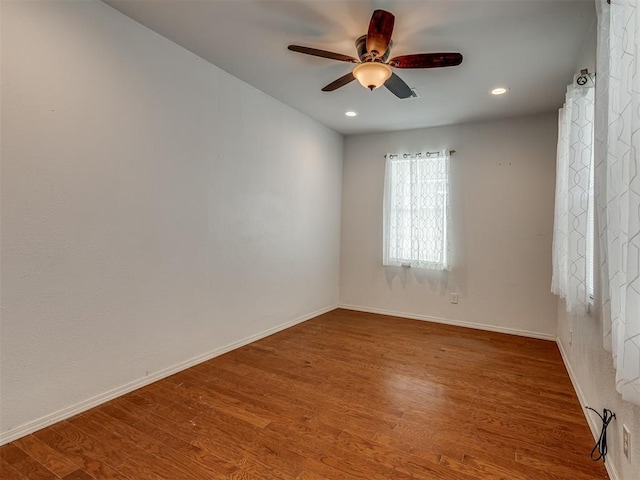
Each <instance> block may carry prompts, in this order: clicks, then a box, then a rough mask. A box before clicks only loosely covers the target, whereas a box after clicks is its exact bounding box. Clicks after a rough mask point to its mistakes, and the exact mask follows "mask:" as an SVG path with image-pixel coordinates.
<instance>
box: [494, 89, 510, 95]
mask: <svg viewBox="0 0 640 480" xmlns="http://www.w3.org/2000/svg"><path fill="white" fill-rule="evenodd" d="M508 91H509V89H508V88H507V87H496V88H494V89H493V90H491V94H492V95H504V94H505V93H507V92H508Z"/></svg>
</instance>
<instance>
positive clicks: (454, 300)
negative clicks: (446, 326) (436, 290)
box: [451, 292, 458, 303]
mask: <svg viewBox="0 0 640 480" xmlns="http://www.w3.org/2000/svg"><path fill="white" fill-rule="evenodd" d="M451 303H458V294H457V293H456V292H451Z"/></svg>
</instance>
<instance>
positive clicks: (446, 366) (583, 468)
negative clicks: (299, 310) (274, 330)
mask: <svg viewBox="0 0 640 480" xmlns="http://www.w3.org/2000/svg"><path fill="white" fill-rule="evenodd" d="M593 443H594V442H593V438H592V436H591V433H590V431H589V429H588V427H587V424H586V421H585V419H584V416H583V414H582V413H581V411H580V405H579V403H578V401H577V398H576V395H575V393H574V391H573V389H572V386H571V382H570V380H569V377H568V375H567V372H566V370H565V368H564V365H563V364H562V360H561V358H560V354H559V352H558V349H557V346H556V345H555V344H554V343H553V342H548V341H542V340H533V339H528V338H523V337H516V336H510V335H502V334H497V333H491V332H483V331H476V330H470V329H464V328H458V327H451V326H446V325H438V324H431V323H426V322H420V321H415V320H405V319H399V318H392V317H385V316H381V315H371V314H364V313H356V312H350V311H346V310H334V311H333V312H330V313H328V314H325V315H322V316H320V317H317V318H315V319H313V320H310V321H307V322H305V323H303V324H300V325H297V326H295V327H293V328H290V329H288V330H286V331H284V332H281V333H278V334H276V335H272V336H270V337H268V338H265V339H263V340H260V341H258V342H255V343H253V344H251V345H248V346H246V347H243V348H240V349H238V350H235V351H233V352H230V353H228V354H226V355H223V356H221V357H218V358H215V359H213V360H210V361H208V362H205V363H202V364H200V365H197V366H195V367H193V368H191V369H189V370H186V371H183V372H181V373H178V374H176V375H173V376H171V377H169V378H166V379H164V380H162V381H159V382H156V383H154V384H152V385H149V386H147V387H144V388H142V389H139V390H137V391H135V392H132V393H130V394H128V395H125V396H123V397H120V398H118V399H116V400H113V401H111V402H109V403H106V404H104V405H101V406H99V407H96V408H94V409H92V410H89V411H87V412H85V413H83V414H81V415H78V416H76V417H73V418H71V419H69V420H67V421H63V422H60V423H58V424H56V425H53V426H51V427H49V428H46V429H44V430H40V431H39V432H36V433H34V434H33V435H29V436H27V437H24V438H21V439H19V440H17V441H15V442H13V443H10V444H8V445H5V446H4V447H2V448H0V473H1V475H0V477H1V478H2V479H6V480H14V479H16V480H24V479H29V480H35V479H65V480H91V479H123V480H124V479H129V480H157V479H185V480H200V479H238V480H241V479H242V480H258V479H295V480H320V479H347V480H350V479H368V480H378V479H380V480H382V479H385V480H386V479H394V480H396V479H397V480H403V479H407V480H408V479H438V480H471V479H479V478H480V479H508V480H525V479H531V480H534V479H535V480H545V479H549V480H569V479H570V480H590V479H606V478H608V477H607V475H606V472H605V470H604V468H603V466H602V464H601V463H594V462H592V461H591V460H590V458H589V453H590V451H591V448H592V446H593Z"/></svg>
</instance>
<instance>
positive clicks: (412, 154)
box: [384, 150, 456, 158]
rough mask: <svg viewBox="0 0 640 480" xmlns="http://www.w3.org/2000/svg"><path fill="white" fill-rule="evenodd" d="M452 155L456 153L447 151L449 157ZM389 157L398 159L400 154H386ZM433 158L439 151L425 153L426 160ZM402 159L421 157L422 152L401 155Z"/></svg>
mask: <svg viewBox="0 0 640 480" xmlns="http://www.w3.org/2000/svg"><path fill="white" fill-rule="evenodd" d="M454 153H456V151H455V150H449V155H453V154H454ZM388 155H389V157H391V158H398V157H399V156H400V154H394V153H390V154H388ZM432 155H433V156H435V155H440V150H436V151H435V152H425V156H426V158H429V157H430V156H432ZM402 156H403V158H411V157H422V152H417V153H403V154H402ZM384 158H387V155H385V156H384Z"/></svg>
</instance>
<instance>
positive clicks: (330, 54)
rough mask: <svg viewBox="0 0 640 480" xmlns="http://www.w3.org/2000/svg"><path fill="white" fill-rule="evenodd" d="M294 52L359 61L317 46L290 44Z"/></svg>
mask: <svg viewBox="0 0 640 480" xmlns="http://www.w3.org/2000/svg"><path fill="white" fill-rule="evenodd" d="M287 48H288V49H289V50H291V51H292V52H299V53H306V54H307V55H313V56H314V57H322V58H330V59H331V60H340V61H341V62H349V63H358V60H357V59H356V58H353V57H350V56H349V55H342V54H341V53H333V52H327V51H326V50H318V49H317V48H310V47H302V46H300V45H289V46H288V47H287Z"/></svg>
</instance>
